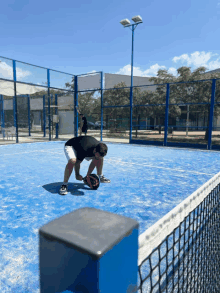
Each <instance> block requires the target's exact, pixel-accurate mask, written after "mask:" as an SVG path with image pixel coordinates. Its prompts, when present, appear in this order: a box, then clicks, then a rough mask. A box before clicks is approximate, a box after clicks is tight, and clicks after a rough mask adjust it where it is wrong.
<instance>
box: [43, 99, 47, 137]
mask: <svg viewBox="0 0 220 293" xmlns="http://www.w3.org/2000/svg"><path fill="white" fill-rule="evenodd" d="M43 131H44V137H45V136H46V109H45V95H44V96H43Z"/></svg>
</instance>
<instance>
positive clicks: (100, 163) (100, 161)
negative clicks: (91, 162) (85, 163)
mask: <svg viewBox="0 0 220 293" xmlns="http://www.w3.org/2000/svg"><path fill="white" fill-rule="evenodd" d="M96 161H97V163H96V169H97V175H99V176H100V175H102V169H103V161H104V158H102V157H101V158H99V159H98V160H96Z"/></svg>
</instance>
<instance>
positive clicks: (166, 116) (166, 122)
mask: <svg viewBox="0 0 220 293" xmlns="http://www.w3.org/2000/svg"><path fill="white" fill-rule="evenodd" d="M169 97H170V84H169V83H167V93H166V113H165V128H164V146H167V131H168V118H169Z"/></svg>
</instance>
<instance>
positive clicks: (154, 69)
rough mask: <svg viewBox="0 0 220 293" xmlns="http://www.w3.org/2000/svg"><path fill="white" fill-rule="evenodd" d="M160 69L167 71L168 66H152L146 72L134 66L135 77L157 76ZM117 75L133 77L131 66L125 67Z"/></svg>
mask: <svg viewBox="0 0 220 293" xmlns="http://www.w3.org/2000/svg"><path fill="white" fill-rule="evenodd" d="M159 69H166V66H160V65H159V64H154V65H152V66H150V68H149V69H147V70H145V71H143V70H141V69H140V67H135V66H134V67H133V75H134V76H146V77H151V76H155V75H156V74H157V71H158V70H159ZM116 74H123V75H131V65H125V66H124V67H123V68H121V69H120V70H119V71H118V72H116Z"/></svg>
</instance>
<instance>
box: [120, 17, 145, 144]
mask: <svg viewBox="0 0 220 293" xmlns="http://www.w3.org/2000/svg"><path fill="white" fill-rule="evenodd" d="M140 23H142V21H141V22H137V23H134V24H130V25H125V26H124V27H130V26H131V30H132V45H131V87H130V133H129V142H130V143H131V140H132V115H133V114H132V113H133V63H134V30H135V28H136V27H137V26H138V25H139V24H140Z"/></svg>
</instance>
